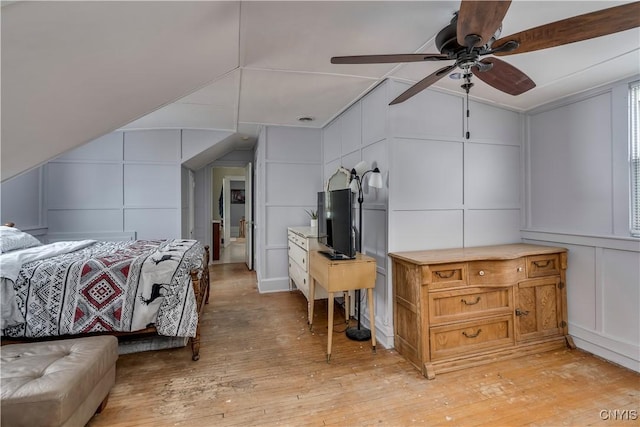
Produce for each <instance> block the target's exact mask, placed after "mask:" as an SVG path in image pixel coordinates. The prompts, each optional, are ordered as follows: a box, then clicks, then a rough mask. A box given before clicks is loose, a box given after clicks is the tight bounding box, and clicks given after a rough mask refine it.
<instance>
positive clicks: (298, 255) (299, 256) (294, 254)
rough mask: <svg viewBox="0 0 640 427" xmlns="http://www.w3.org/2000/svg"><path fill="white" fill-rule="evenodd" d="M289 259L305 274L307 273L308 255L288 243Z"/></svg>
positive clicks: (298, 247)
mask: <svg viewBox="0 0 640 427" xmlns="http://www.w3.org/2000/svg"><path fill="white" fill-rule="evenodd" d="M289 258H291V259H293V260H294V261H295V262H296V263H297V264H298V265H299V266H300V267H302V269H303V270H304V271H305V272H307V271H309V253H308V252H307V251H305V250H304V249H302V248H301V247H300V246H298V245H296V244H293V243H291V242H289Z"/></svg>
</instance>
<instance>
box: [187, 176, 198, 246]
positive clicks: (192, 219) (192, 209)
mask: <svg viewBox="0 0 640 427" xmlns="http://www.w3.org/2000/svg"><path fill="white" fill-rule="evenodd" d="M195 225H196V177H195V174H194V173H193V171H192V170H191V169H189V236H188V238H189V239H193V238H194V234H193V233H194V229H195Z"/></svg>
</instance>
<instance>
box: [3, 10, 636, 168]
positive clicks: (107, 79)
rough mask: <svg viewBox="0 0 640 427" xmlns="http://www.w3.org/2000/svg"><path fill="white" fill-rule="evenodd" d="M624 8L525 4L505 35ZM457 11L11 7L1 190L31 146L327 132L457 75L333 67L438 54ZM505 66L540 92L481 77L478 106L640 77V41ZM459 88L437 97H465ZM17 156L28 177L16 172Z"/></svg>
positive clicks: (616, 38)
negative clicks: (392, 89)
mask: <svg viewBox="0 0 640 427" xmlns="http://www.w3.org/2000/svg"><path fill="white" fill-rule="evenodd" d="M622 3H628V2H625V1H623V2H620V1H566V2H563V1H524V0H522V1H518V0H515V1H513V3H512V4H511V7H510V9H509V11H508V13H507V16H506V18H505V20H504V22H503V30H502V35H503V36H505V35H508V34H512V33H515V32H518V31H521V30H524V29H527V28H530V27H533V26H536V25H540V24H545V23H549V22H553V21H557V20H559V19H564V18H567V17H571V16H575V15H578V14H582V13H587V12H591V11H594V10H599V9H604V8H607V7H612V6H615V5H618V4H622ZM459 4H460V3H459V1H409V2H400V1H390V2H382V1H373V2H365V1H354V2H343V1H318V2H310V1H283V2H270V1H255V2H206V1H203V2H193V3H192V2H175V3H174V2H61V3H58V2H13V3H12V4H9V5H8V6H5V7H3V8H2V122H3V130H2V138H3V139H2V152H3V156H2V157H3V160H2V167H3V171H2V179H3V180H4V179H5V178H6V177H8V176H12V175H14V174H15V173H19V172H20V171H21V170H25V169H26V168H25V167H24V165H22V163H24V159H23V158H22V157H24V156H22V157H21V156H20V155H19V154H20V153H21V152H23V151H24V149H25V144H26V148H27V152H29V151H38V152H39V151H40V150H41V149H39V148H37V147H38V144H39V145H42V144H46V145H47V146H49V148H50V149H49V148H47V149H45V150H44V153H46V154H45V155H41V156H40V158H39V160H38V162H41V161H45V160H47V159H48V158H51V157H52V156H53V155H56V154H59V153H60V152H62V151H64V150H66V149H69V148H72V147H73V146H76V145H79V144H81V143H83V142H85V141H88V140H90V139H93V138H95V137H96V136H99V135H100V134H102V133H106V132H109V131H112V130H115V129H118V128H123V129H145V128H194V129H218V130H224V131H230V132H232V133H234V134H237V135H238V137H237V138H234V139H233V140H234V141H235V142H237V144H240V146H241V147H246V146H247V144H250V143H251V142H252V138H254V137H255V136H256V135H257V132H258V131H259V128H260V125H286V126H310V127H322V126H324V125H325V124H327V123H328V122H329V121H330V120H331V119H333V118H334V117H335V116H336V115H337V114H339V113H340V112H341V111H343V110H344V109H345V108H347V107H348V106H349V105H350V104H351V103H353V102H354V101H355V100H357V99H358V98H359V97H360V96H362V95H363V94H364V93H366V92H367V91H368V90H370V89H371V88H372V87H374V86H375V85H377V84H378V83H379V82H380V81H382V80H383V79H385V78H388V77H390V78H395V79H398V80H402V81H406V82H409V83H412V82H416V81H418V80H420V79H422V78H423V77H425V76H427V75H428V74H430V73H432V72H433V71H435V70H436V69H438V68H440V67H442V66H443V65H446V64H448V62H447V63H443V62H432V63H428V62H424V63H413V64H404V65H403V64H398V65H396V64H375V65H333V64H331V63H330V61H329V60H330V58H331V57H332V56H341V55H361V54H383V53H412V52H431V53H437V50H436V48H435V45H434V39H435V36H436V34H437V33H438V32H439V31H440V30H441V29H442V28H443V27H445V26H446V25H447V24H448V23H449V21H450V19H451V17H452V15H453V13H454V12H455V11H456V10H457V9H458V8H459ZM502 59H503V60H505V61H507V62H509V63H510V64H512V65H514V66H516V67H518V68H520V69H521V70H523V71H524V72H525V73H526V74H527V75H529V77H531V78H532V79H533V80H534V81H535V82H536V84H537V87H536V88H535V89H533V90H531V91H529V92H527V93H525V94H523V95H520V96H517V97H514V96H511V95H507V94H504V93H502V92H499V91H497V90H496V89H494V88H492V87H490V86H487V85H486V84H485V83H483V82H482V81H480V80H479V79H474V83H475V86H474V87H473V88H472V91H471V97H472V98H474V99H478V100H483V101H486V102H491V103H495V104H499V105H502V106H505V107H507V108H511V109H514V110H517V111H526V110H529V109H532V108H534V107H536V106H539V105H541V104H544V103H547V102H549V101H552V100H555V99H558V98H561V97H564V96H567V95H570V94H573V93H577V92H580V91H584V90H587V89H589V88H592V87H595V86H599V85H602V84H606V83H608V82H611V81H615V80H618V79H621V78H625V77H629V76H632V75H635V74H638V73H640V30H639V29H638V28H636V29H633V30H628V31H625V32H622V33H618V34H614V35H610V36H606V37H601V38H599V39H595V40H590V41H584V42H579V43H574V44H572V45H567V46H562V47H557V48H552V49H546V50H544V51H539V52H532V53H526V54H521V55H511V56H506V57H502ZM7 61H9V63H10V65H6V64H7ZM117 67H124V68H125V70H126V71H125V72H122V71H120V72H115V71H114V69H115V68H117ZM105 68H106V69H107V71H108V72H109V73H110V74H109V73H106V72H105ZM7 79H8V80H7ZM459 85H460V81H455V80H451V79H448V78H443V79H441V80H440V81H439V82H438V83H437V84H435V85H434V87H435V88H437V89H440V90H445V91H453V92H456V93H463V91H462V89H460V88H459ZM407 102H411V100H409V101H407ZM391 108H393V107H391ZM301 116H310V117H313V118H314V119H315V120H314V121H312V122H308V123H301V122H300V121H298V118H299V117H301ZM5 123H9V126H10V129H9V130H7V131H5ZM246 136H249V137H250V139H249V140H247V139H243V138H242V137H246ZM61 141H62V142H61ZM243 141H244V142H243ZM247 141H249V142H247ZM227 142H229V141H227ZM29 144H31V145H29ZM237 144H236V143H234V144H231V147H233V146H237ZM242 144H244V145H242ZM7 146H8V147H9V155H10V156H12V158H19V159H20V160H21V161H20V162H17V163H20V164H21V166H20V167H19V168H17V167H13V164H14V163H16V162H13V161H12V162H10V163H9V162H5V157H6V156H5V152H6V151H5V148H6V147H7ZM30 146H33V148H36V149H35V150H29V149H28V148H29V147H30ZM33 154H34V153H30V155H31V156H33ZM31 159H32V160H31V162H32V163H33V157H32V158H31ZM30 166H34V164H32V165H30ZM6 167H9V168H10V169H11V173H7V174H5V168H6Z"/></svg>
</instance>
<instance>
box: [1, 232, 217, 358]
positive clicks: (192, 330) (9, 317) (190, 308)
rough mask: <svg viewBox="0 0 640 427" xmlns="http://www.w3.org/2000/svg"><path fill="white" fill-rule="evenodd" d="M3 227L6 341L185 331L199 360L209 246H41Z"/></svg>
mask: <svg viewBox="0 0 640 427" xmlns="http://www.w3.org/2000/svg"><path fill="white" fill-rule="evenodd" d="M11 225H12V224H6V225H5V226H0V306H1V307H0V308H1V314H2V315H1V318H0V320H1V324H0V330H1V331H2V341H3V344H5V343H10V342H16V341H20V342H24V341H33V340H43V339H51V338H53V337H61V338H68V337H70V336H86V335H96V334H111V335H116V336H121V337H125V336H148V335H150V334H153V335H161V336H165V337H188V338H189V340H190V342H191V349H192V359H193V360H198V359H199V358H200V322H199V317H200V314H201V313H202V310H203V307H204V304H206V303H207V302H208V301H207V300H208V298H209V270H208V264H209V248H208V246H203V245H202V244H201V243H200V242H198V241H196V240H188V239H169V240H132V241H117V242H105V241H96V240H79V241H64V242H54V243H50V244H42V243H40V242H39V241H38V240H37V239H36V238H35V237H33V236H31V235H29V234H28V233H24V232H22V231H20V230H18V229H16V228H14V227H12V226H11Z"/></svg>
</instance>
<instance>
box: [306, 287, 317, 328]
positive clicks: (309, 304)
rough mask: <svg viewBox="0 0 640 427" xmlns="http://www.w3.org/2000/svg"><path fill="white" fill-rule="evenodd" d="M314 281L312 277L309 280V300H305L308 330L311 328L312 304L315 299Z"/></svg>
mask: <svg viewBox="0 0 640 427" xmlns="http://www.w3.org/2000/svg"><path fill="white" fill-rule="evenodd" d="M315 292H316V279H314V278H313V277H312V278H311V280H309V299H308V300H307V316H309V317H308V319H307V323H308V324H309V330H311V328H312V326H313V302H314V301H315V299H316V293H315Z"/></svg>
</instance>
